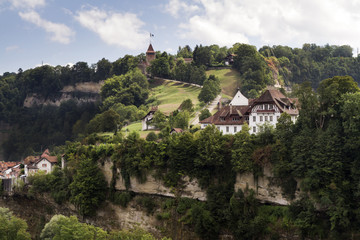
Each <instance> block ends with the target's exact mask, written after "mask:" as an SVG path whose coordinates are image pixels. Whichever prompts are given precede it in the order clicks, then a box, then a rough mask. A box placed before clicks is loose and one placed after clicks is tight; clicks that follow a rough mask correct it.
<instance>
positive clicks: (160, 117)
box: [153, 110, 167, 130]
mask: <svg viewBox="0 0 360 240" xmlns="http://www.w3.org/2000/svg"><path fill="white" fill-rule="evenodd" d="M153 123H154V125H155V127H157V128H158V129H160V130H161V129H163V128H165V127H166V124H167V120H166V116H165V114H164V113H163V112H161V111H160V110H157V111H156V112H155V114H154V118H153Z"/></svg>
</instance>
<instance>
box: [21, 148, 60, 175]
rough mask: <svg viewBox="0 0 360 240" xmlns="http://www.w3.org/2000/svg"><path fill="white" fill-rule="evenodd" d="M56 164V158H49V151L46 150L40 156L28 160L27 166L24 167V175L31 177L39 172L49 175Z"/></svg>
mask: <svg viewBox="0 0 360 240" xmlns="http://www.w3.org/2000/svg"><path fill="white" fill-rule="evenodd" d="M28 158H29V157H28ZM24 162H25V161H24ZM57 162H58V160H57V157H56V156H51V155H50V152H49V149H46V150H45V151H44V152H43V153H42V154H41V156H39V157H36V158H30V160H29V161H28V163H27V165H26V166H25V175H31V174H33V173H36V172H39V171H43V172H45V173H50V172H52V170H53V169H54V166H55V165H56V164H57Z"/></svg>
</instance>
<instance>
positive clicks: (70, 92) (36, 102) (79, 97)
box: [24, 81, 104, 108]
mask: <svg viewBox="0 0 360 240" xmlns="http://www.w3.org/2000/svg"><path fill="white" fill-rule="evenodd" d="M103 84H104V81H101V82H98V83H95V82H84V83H77V84H75V86H65V87H64V88H63V89H62V90H61V91H60V97H55V98H52V99H44V98H43V97H40V96H38V95H37V94H30V95H28V96H27V97H26V99H25V101H24V107H28V108H30V107H34V106H40V105H46V106H48V105H50V106H60V104H61V103H62V102H66V101H69V100H75V101H76V102H77V103H80V104H81V103H87V102H96V101H99V100H100V95H99V93H100V90H101V87H102V85H103Z"/></svg>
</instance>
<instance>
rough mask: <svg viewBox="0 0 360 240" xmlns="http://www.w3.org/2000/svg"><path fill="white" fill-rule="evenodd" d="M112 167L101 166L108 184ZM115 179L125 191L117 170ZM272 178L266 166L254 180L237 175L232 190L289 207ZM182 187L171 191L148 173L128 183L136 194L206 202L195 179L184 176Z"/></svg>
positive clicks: (116, 187) (204, 192) (250, 175)
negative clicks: (248, 191)
mask: <svg viewBox="0 0 360 240" xmlns="http://www.w3.org/2000/svg"><path fill="white" fill-rule="evenodd" d="M112 165H113V163H112V162H111V160H110V159H107V160H106V161H105V163H104V164H103V165H102V166H101V169H102V171H103V172H104V175H105V178H106V180H107V182H108V184H110V182H111V179H112V170H111V169H112ZM117 175H118V177H117V179H116V185H115V189H116V190H120V191H122V190H126V187H125V182H124V180H123V178H122V177H121V174H120V171H119V169H118V170H117ZM272 177H273V175H272V173H271V166H266V167H265V168H264V172H263V176H261V177H258V178H257V179H255V178H254V176H253V174H251V173H245V174H237V177H236V183H235V185H234V190H235V191H237V190H238V189H242V190H245V189H246V188H248V189H253V190H254V191H255V193H256V198H257V199H259V200H260V201H261V202H268V203H272V204H278V205H289V204H290V202H289V201H288V200H287V199H286V198H284V197H283V196H282V194H281V188H280V187H278V186H276V185H274V184H271V178H272ZM182 180H183V182H184V184H183V187H182V188H181V189H176V191H175V189H171V188H168V187H165V186H164V183H163V182H162V181H161V180H158V179H156V178H155V177H154V176H153V173H152V172H150V173H149V174H148V175H147V179H146V181H145V182H144V183H141V182H139V181H138V180H137V179H136V178H135V177H131V179H130V183H131V187H130V189H129V190H130V191H133V192H136V193H145V194H152V195H159V196H166V197H175V196H180V197H188V198H193V199H198V200H200V201H205V200H206V189H201V188H200V186H199V184H198V181H197V180H196V179H190V178H189V177H187V176H185V177H184V178H183V179H182Z"/></svg>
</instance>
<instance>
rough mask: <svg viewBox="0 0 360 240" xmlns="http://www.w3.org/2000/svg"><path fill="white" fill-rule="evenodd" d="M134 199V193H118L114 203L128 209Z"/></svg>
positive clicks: (115, 195)
mask: <svg viewBox="0 0 360 240" xmlns="http://www.w3.org/2000/svg"><path fill="white" fill-rule="evenodd" d="M133 197H134V194H133V193H132V192H116V193H115V194H114V197H113V202H114V203H115V204H118V205H120V206H122V207H124V208H126V207H127V205H128V203H129V202H130V201H131V199H133Z"/></svg>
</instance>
